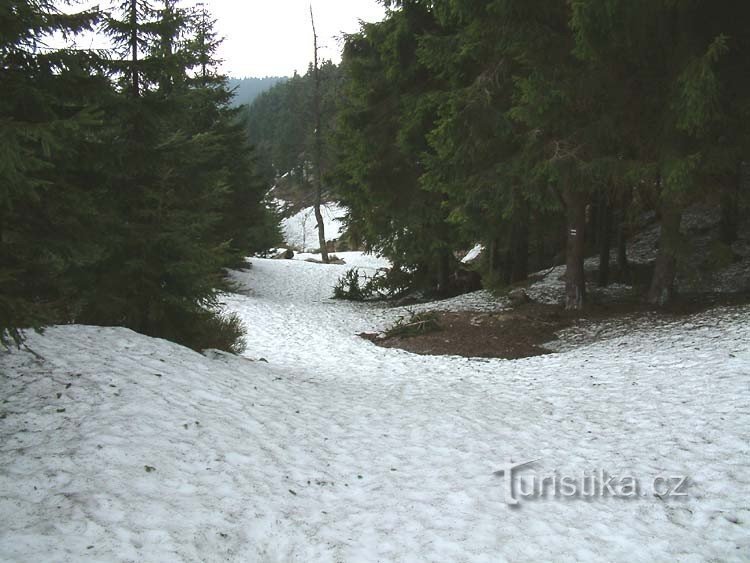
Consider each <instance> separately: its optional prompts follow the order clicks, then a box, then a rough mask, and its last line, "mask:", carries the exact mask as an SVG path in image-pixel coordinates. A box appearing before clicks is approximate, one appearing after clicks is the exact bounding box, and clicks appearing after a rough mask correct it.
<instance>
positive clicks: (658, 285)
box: [648, 206, 682, 306]
mask: <svg viewBox="0 0 750 563" xmlns="http://www.w3.org/2000/svg"><path fill="white" fill-rule="evenodd" d="M681 221H682V211H681V210H680V209H678V208H676V207H673V206H665V208H664V209H663V211H662V216H661V236H660V237H659V253H658V254H657V256H656V265H655V267H654V277H653V278H652V280H651V288H650V289H649V292H648V301H649V303H651V304H652V305H659V306H664V305H668V304H669V303H671V301H672V300H673V299H674V295H675V289H674V280H675V275H676V274H677V249H678V247H679V243H680V222H681Z"/></svg>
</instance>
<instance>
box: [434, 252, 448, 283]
mask: <svg viewBox="0 0 750 563" xmlns="http://www.w3.org/2000/svg"><path fill="white" fill-rule="evenodd" d="M450 258H451V257H450V253H449V252H447V251H443V252H441V253H440V255H439V256H438V257H437V280H436V281H437V284H436V285H437V290H438V292H439V293H443V292H445V291H447V290H448V289H449V286H450V277H451V267H450Z"/></svg>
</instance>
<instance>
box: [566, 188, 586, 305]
mask: <svg viewBox="0 0 750 563" xmlns="http://www.w3.org/2000/svg"><path fill="white" fill-rule="evenodd" d="M564 198H565V207H566V218H567V234H566V241H567V243H566V247H565V308H566V309H567V310H575V311H579V310H581V309H583V305H584V303H585V300H586V278H585V275H584V271H583V259H584V254H585V237H584V230H585V228H586V198H585V197H584V195H583V194H581V193H579V192H576V191H575V190H573V189H572V188H566V190H565V193H564Z"/></svg>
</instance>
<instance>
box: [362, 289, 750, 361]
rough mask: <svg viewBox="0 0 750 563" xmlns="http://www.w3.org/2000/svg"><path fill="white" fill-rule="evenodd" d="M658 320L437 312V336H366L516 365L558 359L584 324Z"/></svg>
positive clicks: (592, 309)
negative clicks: (566, 337)
mask: <svg viewBox="0 0 750 563" xmlns="http://www.w3.org/2000/svg"><path fill="white" fill-rule="evenodd" d="M745 304H750V295H749V294H747V293H741V294H729V295H721V296H715V295H713V296H708V295H692V296H682V297H680V298H679V299H678V300H677V301H676V302H675V303H673V304H672V305H671V306H670V307H668V308H666V309H662V310H660V312H659V313H658V314H659V315H661V316H662V317H664V318H669V319H673V320H675V321H678V320H679V319H681V318H685V317H688V316H690V315H694V314H697V313H700V312H703V311H707V310H709V309H712V308H715V307H718V306H734V305H745ZM655 314H656V313H655V311H654V308H653V307H651V306H648V305H646V304H644V303H642V302H633V301H624V302H612V303H608V304H592V305H589V306H588V307H587V308H586V310H584V311H581V312H578V311H565V309H564V308H563V307H562V306H560V305H557V304H546V303H535V302H530V303H524V304H520V305H516V306H510V307H509V308H507V309H503V310H499V311H494V312H477V311H448V312H445V311H438V312H437V313H435V327H434V329H433V330H428V331H424V332H415V333H413V334H408V335H389V334H388V331H386V332H380V333H362V334H361V336H362V337H363V338H366V339H367V340H369V341H370V342H372V343H374V344H376V345H378V346H383V347H385V348H400V349H402V350H408V351H409V352H413V353H415V354H426V355H447V356H453V355H455V356H464V357H467V358H471V357H478V358H505V359H509V360H513V359H518V358H527V357H532V356H539V355H543V354H551V353H553V352H554V351H555V344H554V341H555V340H557V335H558V333H560V332H561V331H563V330H565V329H569V328H571V327H574V326H576V325H579V324H581V323H612V324H618V325H620V326H625V325H628V324H632V325H633V326H638V325H639V324H641V323H643V322H644V321H645V322H647V321H648V318H650V317H651V316H653V315H655ZM405 318H406V317H405Z"/></svg>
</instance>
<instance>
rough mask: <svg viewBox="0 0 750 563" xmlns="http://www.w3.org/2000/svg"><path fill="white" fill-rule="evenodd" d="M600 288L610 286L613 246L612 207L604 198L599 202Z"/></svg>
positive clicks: (598, 281)
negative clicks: (610, 257) (610, 252)
mask: <svg viewBox="0 0 750 563" xmlns="http://www.w3.org/2000/svg"><path fill="white" fill-rule="evenodd" d="M597 224H598V227H599V236H598V239H599V241H598V242H599V276H598V280H597V283H598V285H599V287H607V286H608V285H609V248H610V246H611V245H612V206H611V205H610V204H609V202H608V201H607V200H606V198H605V197H604V196H602V197H601V199H600V201H599V220H598V221H597Z"/></svg>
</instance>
